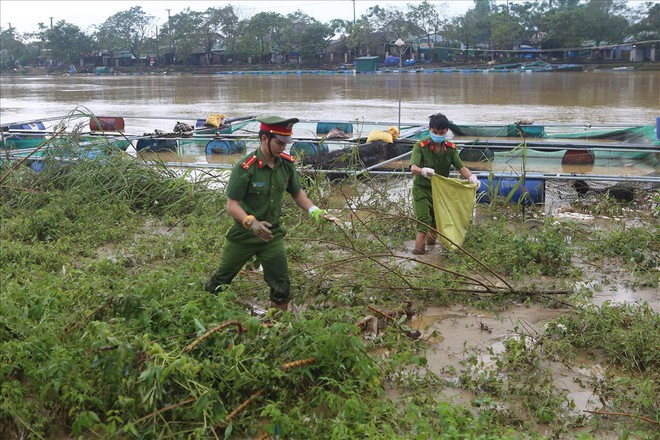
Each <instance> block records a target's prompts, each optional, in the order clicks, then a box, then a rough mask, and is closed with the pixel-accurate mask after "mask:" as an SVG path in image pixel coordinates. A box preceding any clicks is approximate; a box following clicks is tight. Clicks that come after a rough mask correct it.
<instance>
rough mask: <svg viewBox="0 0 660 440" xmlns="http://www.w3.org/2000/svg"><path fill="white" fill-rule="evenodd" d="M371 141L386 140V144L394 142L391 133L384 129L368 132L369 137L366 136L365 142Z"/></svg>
mask: <svg viewBox="0 0 660 440" xmlns="http://www.w3.org/2000/svg"><path fill="white" fill-rule="evenodd" d="M373 141H383V142H387V143H388V144H391V143H393V142H394V140H393V139H392V135H391V134H390V133H388V132H386V131H379V130H374V131H372V132H371V133H369V137H367V142H366V143H367V144H368V143H369V142H373Z"/></svg>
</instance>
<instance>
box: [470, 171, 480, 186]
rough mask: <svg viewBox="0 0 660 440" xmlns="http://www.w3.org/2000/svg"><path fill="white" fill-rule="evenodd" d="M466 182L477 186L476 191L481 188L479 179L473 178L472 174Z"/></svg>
mask: <svg viewBox="0 0 660 440" xmlns="http://www.w3.org/2000/svg"><path fill="white" fill-rule="evenodd" d="M468 180H469V181H470V183H472V184H474V185H477V189H479V187H480V186H481V181H480V180H479V179H477V176H475V175H474V174H473V175H471V176H470V177H469V178H468Z"/></svg>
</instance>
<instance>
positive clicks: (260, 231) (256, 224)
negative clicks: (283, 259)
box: [250, 219, 273, 241]
mask: <svg viewBox="0 0 660 440" xmlns="http://www.w3.org/2000/svg"><path fill="white" fill-rule="evenodd" d="M270 226H271V224H270V223H268V222H266V221H263V222H262V221H259V220H257V219H254V220H252V224H251V225H250V230H251V231H252V232H254V235H256V236H257V237H259V238H260V239H262V240H263V241H272V240H273V233H272V232H271V231H270V229H268V228H269V227H270Z"/></svg>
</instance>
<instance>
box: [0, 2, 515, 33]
mask: <svg viewBox="0 0 660 440" xmlns="http://www.w3.org/2000/svg"><path fill="white" fill-rule="evenodd" d="M500 1H506V0H500ZM419 3H421V1H418V0H401V1H392V0H383V1H368V0H355V1H353V0H316V1H312V0H296V1H245V0H241V1H228V2H227V1H203V0H188V1H173V0H159V1H138V0H115V1H106V0H93V1H92V0H87V1H35V0H1V1H0V26H1V27H2V28H3V29H8V28H9V25H10V24H11V27H12V28H14V29H16V31H17V32H19V33H26V32H35V31H37V30H38V24H39V23H43V24H45V25H46V26H49V25H50V20H51V17H52V19H53V23H57V22H58V21H59V20H65V21H66V22H67V23H71V24H74V25H76V26H78V27H79V28H80V29H82V30H83V31H86V32H88V31H90V30H91V26H93V25H98V24H101V23H103V22H104V21H105V20H106V19H107V18H108V17H110V16H111V15H113V14H115V13H117V12H120V11H126V10H128V9H129V8H131V7H133V6H141V7H142V9H143V10H144V11H145V12H146V13H147V14H151V15H153V16H155V17H156V20H157V22H158V24H164V23H165V21H166V20H167V10H168V9H170V14H172V15H174V14H177V13H179V12H181V11H183V10H184V9H185V8H190V9H191V10H194V11H203V10H206V9H207V8H209V7H216V8H217V7H224V6H226V5H228V4H231V5H232V6H233V7H234V9H235V10H236V11H237V13H238V14H239V18H246V17H249V16H252V15H254V14H256V13H257V12H261V11H272V12H279V13H280V14H283V15H286V14H289V13H292V12H294V11H296V10H298V9H299V10H301V11H303V12H304V13H306V14H308V15H310V16H312V17H314V18H316V19H317V20H318V21H320V22H323V23H326V22H328V21H330V20H332V19H333V18H341V19H344V20H352V19H353V5H355V16H356V18H359V17H360V16H361V15H362V14H364V13H365V12H366V11H367V9H369V8H370V7H372V6H375V5H380V6H382V7H385V6H392V7H397V8H400V9H405V8H406V5H407V4H419ZM430 3H431V4H433V5H434V6H436V7H438V8H439V9H440V10H442V9H445V8H446V10H447V15H448V16H456V15H459V14H462V13H464V12H465V11H467V10H468V9H469V8H471V7H472V6H473V5H474V3H473V1H472V0H446V1H430Z"/></svg>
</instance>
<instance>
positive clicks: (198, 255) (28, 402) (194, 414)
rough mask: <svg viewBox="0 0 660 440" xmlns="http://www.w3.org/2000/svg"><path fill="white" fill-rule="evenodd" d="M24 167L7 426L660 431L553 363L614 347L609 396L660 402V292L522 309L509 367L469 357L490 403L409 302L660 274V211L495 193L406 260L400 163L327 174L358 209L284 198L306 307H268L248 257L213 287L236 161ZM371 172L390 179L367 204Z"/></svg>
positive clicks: (3, 423) (388, 434)
mask: <svg viewBox="0 0 660 440" xmlns="http://www.w3.org/2000/svg"><path fill="white" fill-rule="evenodd" d="M6 173H7V177H6V178H5V179H4V180H3V182H2V187H1V188H0V219H1V223H0V238H1V240H0V266H1V267H3V271H2V274H1V275H0V276H1V277H2V278H1V280H0V281H1V290H0V347H1V348H0V437H2V438H24V437H29V438H55V437H81V438H92V437H100V438H115V437H119V438H162V437H168V438H169V437H172V438H217V437H225V438H246V437H249V438H257V437H261V438H266V437H265V436H271V437H273V436H276V435H279V436H280V437H281V438H363V437H373V438H452V439H456V438H471V439H472V438H484V439H486V438H489V439H495V438H520V437H532V438H537V437H543V436H542V435H541V434H539V431H538V430H537V429H536V427H535V426H536V424H543V425H544V426H546V427H547V428H546V431H548V430H549V432H553V433H554V434H553V435H554V436H558V437H561V436H565V435H567V433H570V432H571V429H573V428H575V427H583V428H589V429H593V430H595V431H594V432H598V430H599V429H605V430H608V429H620V430H621V432H629V433H631V435H638V436H641V437H644V436H646V435H648V436H650V435H652V433H653V432H655V430H654V428H656V427H657V425H654V424H653V423H650V422H648V421H645V420H642V419H639V418H635V417H623V418H618V417H614V418H608V417H606V416H602V417H601V418H593V419H590V420H587V419H586V418H585V417H584V414H582V415H575V414H573V413H572V412H571V410H570V402H569V399H568V398H567V396H566V395H565V394H564V393H563V392H562V391H561V390H559V389H557V388H556V386H555V385H554V384H553V381H552V380H551V379H552V372H551V371H549V370H547V368H546V361H547V360H548V359H550V358H553V357H561V358H562V359H565V361H566V362H571V361H574V359H576V358H577V353H583V352H586V353H593V352H598V354H602V355H604V356H605V358H606V359H607V362H608V365H611V367H612V368H613V369H615V370H616V372H617V373H616V375H611V376H608V377H607V378H605V379H603V380H601V381H600V382H598V383H595V384H594V387H596V388H597V389H598V392H599V393H600V396H601V397H602V399H604V401H606V402H608V406H607V409H608V410H609V411H611V412H624V413H627V414H634V415H636V416H640V417H644V418H647V419H649V420H651V421H655V422H656V423H657V422H658V421H660V414H659V412H658V408H657V405H655V403H654V402H655V399H654V396H657V392H658V389H657V383H658V359H657V353H658V347H657V341H659V340H660V335H658V328H660V327H659V326H658V315H657V313H656V312H654V311H653V310H651V309H649V308H648V307H644V306H639V307H627V306H625V307H619V306H615V305H609V304H608V305H606V306H603V307H600V308H598V307H576V308H574V309H567V311H566V314H565V316H562V317H561V318H559V319H558V320H557V321H556V322H554V323H553V324H551V325H548V327H547V328H546V329H545V330H544V331H543V332H542V333H541V334H533V335H530V334H527V333H529V331H528V329H525V328H520V329H518V333H519V336H518V337H514V338H511V339H509V340H507V341H506V342H505V348H506V349H505V351H504V352H503V353H501V354H497V357H498V362H497V368H496V370H495V371H492V372H485V373H483V374H481V373H480V374H476V375H474V374H468V373H469V372H470V371H478V369H477V370H474V367H476V366H478V364H479V360H478V356H477V355H476V354H472V353H469V350H467V349H466V356H467V358H468V359H471V360H472V361H471V363H470V362H468V364H466V365H465V368H464V369H463V370H462V371H457V372H456V373H455V374H456V378H457V379H460V385H459V387H460V388H462V389H463V390H466V391H468V390H469V391H472V392H474V393H476V397H475V398H474V399H473V401H472V405H471V406H461V405H454V404H449V403H448V402H444V401H439V400H438V398H437V396H438V393H439V391H440V390H441V389H442V388H443V387H444V386H445V385H446V382H445V380H444V379H442V378H439V377H437V376H435V375H434V374H432V373H431V372H430V370H429V369H428V365H427V359H426V356H425V352H426V350H427V349H428V348H429V346H428V344H427V343H426V342H425V341H423V340H420V339H415V338H414V337H413V338H411V337H410V334H409V328H408V327H407V326H406V316H405V315H402V314H401V313H398V312H397V311H398V310H400V309H401V305H402V304H404V303H406V302H407V301H409V300H412V301H413V302H414V303H415V304H416V305H417V306H418V307H420V308H423V307H424V306H427V305H434V306H437V307H443V306H446V305H449V304H453V303H464V304H465V305H466V306H467V305H469V306H472V307H479V308H484V309H488V308H499V309H505V308H506V307H508V306H511V305H513V304H515V303H517V302H519V301H520V300H521V299H522V300H524V301H527V302H529V303H535V304H539V305H541V306H557V305H558V303H557V302H556V300H555V299H554V298H549V297H548V295H544V291H545V288H544V287H542V286H540V287H537V288H535V289H536V290H535V289H532V288H530V286H529V280H530V279H537V278H539V277H541V276H543V277H550V276H552V277H557V279H560V280H561V282H562V283H565V284H569V285H570V283H572V282H577V281H578V280H580V279H581V275H582V274H581V273H580V270H579V269H578V268H576V267H575V266H574V265H573V259H574V258H575V257H576V255H592V256H594V257H593V258H594V261H597V258H596V255H597V256H599V258H600V256H601V255H602V256H603V257H607V258H608V259H609V260H615V261H620V262H621V264H625V265H630V267H634V268H635V276H636V277H638V279H640V280H643V283H646V284H647V285H648V284H649V283H651V284H652V283H653V282H655V283H657V268H656V266H654V265H653V264H649V261H657V260H658V251H659V250H658V248H657V240H655V239H654V238H653V237H655V236H657V221H656V222H650V223H649V225H650V226H644V227H640V228H637V229H624V230H612V231H599V232H598V235H594V234H593V233H586V234H585V232H584V231H583V230H582V229H580V228H578V227H574V226H572V225H571V224H556V223H555V222H553V221H552V220H547V221H545V222H540V224H539V226H538V227H537V228H531V229H530V228H525V227H523V225H524V224H525V223H524V222H523V221H522V217H521V214H520V213H519V212H517V211H516V208H515V207H514V208H510V209H511V212H509V213H508V214H503V212H502V210H501V207H500V206H496V205H495V204H494V205H493V206H492V207H491V208H486V210H487V212H490V215H486V216H484V217H483V220H480V221H479V222H478V223H476V224H474V225H473V226H472V227H471V228H470V231H469V233H468V236H467V237H466V242H465V244H464V246H463V247H464V250H465V251H466V253H461V252H456V253H452V254H447V255H446V258H443V259H442V260H441V262H440V263H431V264H429V263H428V262H427V263H424V262H423V261H421V260H420V261H414V260H411V259H408V260H406V259H401V258H397V257H396V255H401V252H402V250H403V249H404V247H405V244H404V240H410V239H412V238H411V237H414V222H412V221H411V213H410V206H408V204H402V203H393V202H391V200H390V198H389V197H388V188H390V187H391V186H394V185H396V184H397V182H393V181H392V182H390V181H386V182H383V181H382V180H380V181H378V182H370V181H369V180H368V179H367V180H362V181H360V182H352V183H349V187H348V188H346V191H345V192H344V193H343V194H342V195H341V196H340V197H337V194H336V189H335V188H334V187H333V186H331V185H330V184H328V182H326V181H324V180H323V179H320V178H314V177H309V178H307V179H306V181H305V186H306V189H307V191H308V192H309V193H310V194H311V196H312V199H313V200H315V201H317V203H318V204H320V205H323V206H328V207H330V208H331V209H333V210H335V211H336V212H338V213H340V214H341V215H342V218H343V219H344V220H346V221H347V223H346V226H345V227H343V228H341V229H337V228H335V227H331V226H330V225H324V226H316V225H315V224H314V222H311V221H309V219H308V218H307V217H306V215H304V213H301V212H300V210H298V209H297V208H296V207H295V205H294V204H293V202H290V201H287V202H286V204H285V207H284V211H283V222H284V224H285V225H286V226H287V229H288V230H289V234H288V236H287V238H286V239H285V240H286V246H287V248H288V252H289V262H290V266H291V276H292V286H293V289H294V298H295V299H296V302H297V303H298V304H304V308H303V309H302V310H300V311H299V312H298V314H292V313H285V314H281V315H277V316H273V315H271V314H270V312H269V313H267V314H266V315H265V316H261V315H256V314H255V313H254V309H253V306H255V305H265V304H268V294H267V288H266V286H265V284H264V283H263V281H262V279H261V274H259V273H254V272H250V271H243V272H242V273H241V274H240V275H239V276H238V277H237V279H236V280H234V282H233V283H232V285H231V286H230V287H229V288H228V289H227V290H226V291H224V292H223V293H221V294H219V295H217V296H216V295H210V294H208V293H206V292H204V290H203V288H202V286H203V282H204V281H205V280H206V278H207V277H208V276H209V275H210V274H211V273H212V272H213V270H214V269H215V266H216V265H217V262H218V260H219V254H220V252H221V248H222V243H223V241H224V233H225V232H226V231H227V229H228V228H229V227H230V226H231V222H230V219H229V216H228V215H227V214H226V213H225V212H224V207H225V202H226V200H225V197H224V195H223V193H222V191H220V190H214V189H212V188H216V187H218V186H222V185H223V184H224V181H225V179H226V176H225V175H222V174H219V175H212V174H193V173H178V172H174V171H173V170H170V169H167V168H165V167H164V166H158V165H156V166H146V165H144V164H141V163H140V162H139V161H137V160H133V159H127V158H124V157H122V156H119V155H111V156H100V157H97V158H95V159H84V160H79V161H78V162H77V163H76V165H72V164H68V165H67V164H61V163H59V162H48V163H47V166H46V167H45V170H44V171H42V172H39V173H35V172H33V171H31V170H30V169H29V168H27V167H20V168H17V169H10V168H9V166H8V165H7V164H5V167H4V169H3V170H2V175H5V174H6ZM365 187H366V188H370V191H372V196H371V198H370V199H369V200H367V201H361V200H360V197H359V194H361V192H362V191H363V188H365ZM379 200H380V201H379ZM347 206H350V207H351V208H350V209H348V208H347ZM340 209H341V211H340ZM489 209H490V210H491V211H488V210H489ZM507 209H509V208H507ZM528 211H529V208H528ZM528 216H529V212H527V213H525V218H527V217H528ZM495 217H497V218H495ZM512 225H513V226H512ZM632 242H634V243H635V246H634V249H633V247H632V246H631V245H630V243H632ZM605 249H607V252H605ZM636 251H637V252H640V253H641V254H643V255H644V258H643V260H640V259H639V258H638V257H637V254H635V252H636ZM468 254H469V255H471V256H472V257H468V256H467V255H468ZM638 260H639V261H638ZM485 267H486V268H488V269H490V270H492V272H493V273H495V274H496V275H497V276H499V277H502V279H504V280H506V281H507V283H509V286H510V287H511V288H509V287H506V285H503V284H502V283H501V282H498V280H497V278H496V277H494V276H493V273H491V272H489V271H488V270H486V269H485ZM486 278H489V279H490V281H488V282H486V281H484V279H486ZM474 279H476V280H477V281H478V282H479V283H484V285H485V286H486V287H488V289H492V290H490V291H488V290H486V291H484V289H483V288H475V285H474V283H475V281H474ZM656 285H657V284H656ZM489 292H490V293H489ZM577 299H580V298H577V297H569V296H568V295H566V296H565V297H563V298H562V300H563V302H564V303H566V302H568V301H571V302H572V301H576V300H577ZM580 300H582V299H580ZM369 306H372V307H374V306H375V307H376V308H377V309H378V310H384V311H388V312H391V313H392V316H394V318H392V319H381V324H382V323H384V322H385V323H386V324H385V325H381V329H380V331H379V333H378V334H377V335H376V336H372V337H369V336H367V335H366V334H365V333H364V331H363V329H362V328H361V327H360V326H359V325H357V323H358V322H359V321H360V320H361V319H363V318H364V317H365V315H366V314H371V313H373V311H372V310H370V309H369V308H368V307H369ZM562 307H566V305H562ZM381 318H382V317H381ZM563 329H565V331H564V330H563ZM530 336H534V341H535V342H534V343H530ZM377 353H386V355H382V354H377ZM493 355H495V353H493ZM612 371H614V370H612ZM389 388H393V389H395V390H396V392H397V395H398V396H399V397H398V398H391V396H388V395H387V394H386V392H385V390H386V389H389ZM510 408H522V409H523V410H524V413H525V414H528V416H527V417H526V418H521V417H519V415H518V414H517V413H515V412H514V411H512V410H511V409H510ZM512 416H513V417H512ZM588 437H589V434H584V438H588Z"/></svg>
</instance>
